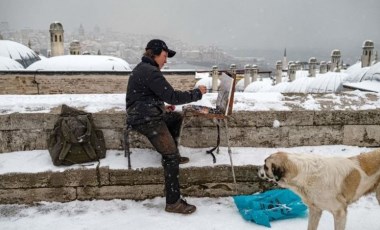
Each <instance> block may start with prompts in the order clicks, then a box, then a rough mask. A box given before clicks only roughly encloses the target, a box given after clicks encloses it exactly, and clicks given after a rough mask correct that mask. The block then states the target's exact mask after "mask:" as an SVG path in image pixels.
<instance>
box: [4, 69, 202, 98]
mask: <svg viewBox="0 0 380 230" xmlns="http://www.w3.org/2000/svg"><path fill="white" fill-rule="evenodd" d="M164 74H165V77H166V79H167V80H168V81H169V82H170V83H171V84H172V86H173V87H174V88H176V89H178V90H188V89H192V88H193V87H194V85H195V83H196V79H195V72H191V71H190V72H178V71H177V72H164ZM129 75H130V72H52V71H50V72H48V71H44V72H38V71H37V72H34V71H20V72H15V71H12V72H0V94H91V93H99V94H101V93H125V92H126V88H127V83H128V78H129Z"/></svg>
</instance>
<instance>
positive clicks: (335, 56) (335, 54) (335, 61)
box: [330, 49, 341, 72]
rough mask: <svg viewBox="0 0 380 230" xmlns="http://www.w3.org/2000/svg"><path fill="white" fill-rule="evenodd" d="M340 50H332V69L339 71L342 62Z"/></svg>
mask: <svg viewBox="0 0 380 230" xmlns="http://www.w3.org/2000/svg"><path fill="white" fill-rule="evenodd" d="M340 57H341V54H340V50H338V49H335V50H333V51H332V52H331V69H330V71H335V72H339V63H340Z"/></svg>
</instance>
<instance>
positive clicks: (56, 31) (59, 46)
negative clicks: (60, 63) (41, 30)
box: [49, 22, 65, 57]
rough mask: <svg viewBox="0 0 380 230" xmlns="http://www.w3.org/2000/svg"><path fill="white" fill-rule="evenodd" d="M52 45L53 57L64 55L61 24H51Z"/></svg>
mask: <svg viewBox="0 0 380 230" xmlns="http://www.w3.org/2000/svg"><path fill="white" fill-rule="evenodd" d="M49 32H50V45H51V56H52V57H54V56H60V55H64V52H65V50H64V47H63V42H64V40H63V32H64V31H63V26H62V24H61V23H60V22H53V23H51V24H50V30H49Z"/></svg>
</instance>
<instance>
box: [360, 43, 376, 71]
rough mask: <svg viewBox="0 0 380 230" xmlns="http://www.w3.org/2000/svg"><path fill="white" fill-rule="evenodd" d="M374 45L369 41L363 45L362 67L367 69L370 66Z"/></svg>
mask: <svg viewBox="0 0 380 230" xmlns="http://www.w3.org/2000/svg"><path fill="white" fill-rule="evenodd" d="M374 47H375V46H374V43H373V41H371V40H366V41H364V43H363V53H362V58H361V59H362V60H361V61H362V67H367V66H370V65H371V64H372V60H371V59H372V53H373V48H374Z"/></svg>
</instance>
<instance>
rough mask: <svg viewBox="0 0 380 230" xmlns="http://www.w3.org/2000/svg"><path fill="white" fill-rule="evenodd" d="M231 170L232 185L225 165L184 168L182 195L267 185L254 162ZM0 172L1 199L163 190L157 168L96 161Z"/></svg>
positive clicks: (135, 195)
mask: <svg viewBox="0 0 380 230" xmlns="http://www.w3.org/2000/svg"><path fill="white" fill-rule="evenodd" d="M235 175H236V181H237V184H236V185H235V184H234V183H233V179H232V174H231V169H230V167H229V166H216V167H190V168H183V169H181V174H180V183H181V192H182V194H183V195H186V196H194V197H220V196H230V195H234V194H252V193H255V192H262V191H265V190H266V189H268V188H270V187H271V186H272V185H271V184H269V183H265V182H263V181H261V180H260V179H259V178H258V177H257V166H238V167H235ZM0 178H1V180H0V204H14V203H19V204H24V203H33V202H38V201H57V202H68V201H73V200H92V199H103V200H111V199H134V200H143V199H149V198H153V197H157V196H164V192H163V191H164V185H163V180H164V176H163V170H162V168H145V169H141V170H121V169H118V170H115V169H109V168H108V167H101V166H99V165H98V167H96V168H93V169H74V170H65V171H63V172H40V173H9V174H3V175H0Z"/></svg>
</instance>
